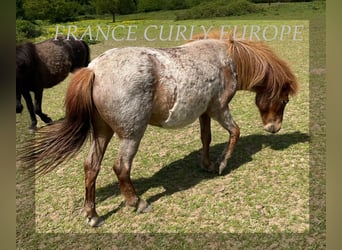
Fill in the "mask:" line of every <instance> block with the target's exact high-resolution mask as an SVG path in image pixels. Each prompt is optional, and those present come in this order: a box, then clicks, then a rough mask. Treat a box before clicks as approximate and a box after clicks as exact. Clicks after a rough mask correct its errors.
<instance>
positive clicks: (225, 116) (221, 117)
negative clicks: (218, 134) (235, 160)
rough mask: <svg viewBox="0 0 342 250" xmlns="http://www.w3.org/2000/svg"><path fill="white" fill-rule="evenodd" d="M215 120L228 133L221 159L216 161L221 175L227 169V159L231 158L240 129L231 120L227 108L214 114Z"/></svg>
mask: <svg viewBox="0 0 342 250" xmlns="http://www.w3.org/2000/svg"><path fill="white" fill-rule="evenodd" d="M215 119H216V120H217V121H218V122H219V123H220V125H221V126H222V127H223V128H224V129H226V130H227V131H228V132H229V141H228V144H227V146H226V148H225V149H224V150H223V152H222V154H221V157H220V158H219V159H218V161H217V163H216V165H217V168H218V172H219V174H222V172H223V170H224V169H225V168H226V167H227V163H228V160H229V158H230V157H231V155H232V153H233V151H234V148H235V144H236V143H237V141H238V140H239V137H240V128H239V126H238V125H237V124H236V123H235V121H234V120H233V117H232V115H231V114H230V112H229V108H228V107H227V108H226V109H224V110H222V111H221V112H220V113H216V114H215Z"/></svg>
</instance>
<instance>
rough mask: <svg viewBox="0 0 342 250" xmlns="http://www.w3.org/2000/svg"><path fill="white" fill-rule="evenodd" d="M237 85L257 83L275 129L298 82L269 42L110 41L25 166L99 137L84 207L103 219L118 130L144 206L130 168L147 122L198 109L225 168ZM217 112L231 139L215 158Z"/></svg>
mask: <svg viewBox="0 0 342 250" xmlns="http://www.w3.org/2000/svg"><path fill="white" fill-rule="evenodd" d="M238 89H245V90H250V91H254V92H255V93H256V99H255V101H256V105H257V106H258V108H259V111H260V114H261V118H262V122H263V124H264V128H265V130H266V131H268V132H270V133H276V132H278V131H279V130H280V128H281V126H282V119H283V112H284V108H285V106H286V104H287V103H288V101H289V96H290V95H294V94H296V92H297V89H298V83H297V80H296V77H295V75H294V74H293V73H292V71H291V70H290V68H289V67H288V65H287V64H286V63H285V62H284V61H283V60H282V59H280V58H279V57H277V56H276V55H275V54H274V53H273V52H272V51H271V49H269V48H268V47H267V46H266V45H264V44H261V43H256V42H250V41H238V40H230V41H220V40H217V39H208V40H198V41H193V42H191V43H187V44H184V45H181V46H178V47H174V48H163V49H158V48H147V47H124V48H113V49H110V50H108V51H106V52H104V53H103V54H101V55H99V56H98V57H97V58H95V59H94V60H93V61H92V62H91V63H90V64H89V65H88V67H86V68H82V69H80V70H78V71H77V72H76V73H75V74H74V75H73V77H72V79H71V82H70V84H69V87H68V90H67V93H66V97H65V118H64V120H61V121H58V122H56V123H54V124H53V125H51V126H47V127H45V128H42V129H40V130H39V131H38V132H37V134H36V138H31V140H28V141H27V142H26V143H25V144H24V146H23V149H22V151H21V153H20V157H19V159H20V161H21V163H22V164H24V165H23V166H26V168H28V169H30V168H33V167H34V166H35V165H36V168H35V169H34V171H33V172H34V174H37V175H42V174H46V173H48V172H50V171H52V170H54V169H55V168H56V167H57V166H59V165H60V164H61V163H63V162H65V161H66V160H68V159H70V158H71V157H73V156H75V154H77V152H79V151H80V149H81V148H82V145H83V144H84V143H85V141H86V139H87V138H88V136H90V135H91V136H90V137H91V138H92V140H91V146H90V150H89V152H88V155H87V157H86V159H85V161H84V174H85V200H84V216H85V217H86V219H87V223H88V224H89V225H90V226H92V227H96V226H100V225H101V224H102V223H104V220H103V219H102V218H101V217H100V216H99V215H98V214H97V212H96V208H95V184H96V178H97V176H98V173H99V171H100V166H101V161H102V159H103V156H104V153H105V151H106V148H107V145H108V143H109V141H110V140H111V138H112V136H113V135H114V134H116V136H117V137H118V138H119V140H120V144H119V151H118V156H117V159H116V160H115V162H114V165H113V170H114V173H115V174H116V176H117V178H118V181H119V187H120V191H121V193H122V195H123V196H124V198H125V201H126V204H127V205H128V206H131V207H134V208H135V210H136V211H137V212H146V211H148V210H149V209H150V206H149V204H148V203H147V202H146V201H145V200H143V199H141V198H140V197H139V196H138V195H137V194H136V191H135V188H134V186H133V184H132V181H131V177H130V172H131V167H132V162H133V158H134V156H135V154H136V153H137V150H138V147H139V144H140V141H141V139H142V137H143V135H144V132H145V130H146V127H147V126H148V125H149V124H150V125H154V126H159V127H162V128H166V129H172V128H180V127H183V126H185V125H187V124H190V123H192V122H194V121H195V120H196V119H197V118H199V122H200V134H201V136H200V137H201V142H202V157H201V163H200V164H201V166H202V168H204V169H205V170H207V171H209V172H214V173H217V172H218V174H222V172H223V170H224V169H225V168H226V166H227V163H228V160H229V158H230V157H231V155H232V153H233V150H234V147H235V145H236V143H237V141H238V139H239V135H240V129H239V127H238V125H237V124H236V122H235V121H234V120H233V117H232V115H231V113H230V110H229V102H230V101H231V99H232V98H233V96H234V94H235V92H236V91H237V90H238ZM211 119H214V120H216V121H217V122H218V123H219V124H220V125H221V126H222V127H223V128H224V129H225V130H227V132H228V133H229V139H228V143H227V146H226V148H225V149H224V150H223V152H222V154H221V156H220V157H219V158H218V160H217V161H216V163H213V162H211V161H210V158H209V146H210V142H211V129H210V124H211Z"/></svg>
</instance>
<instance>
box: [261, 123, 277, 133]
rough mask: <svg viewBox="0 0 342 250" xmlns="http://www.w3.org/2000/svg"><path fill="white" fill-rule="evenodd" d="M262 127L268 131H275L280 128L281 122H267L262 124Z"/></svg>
mask: <svg viewBox="0 0 342 250" xmlns="http://www.w3.org/2000/svg"><path fill="white" fill-rule="evenodd" d="M264 129H265V130H266V131H267V132H269V133H272V134H274V133H277V132H278V131H279V130H280V129H281V124H279V125H278V124H274V123H268V124H266V125H265V126H264Z"/></svg>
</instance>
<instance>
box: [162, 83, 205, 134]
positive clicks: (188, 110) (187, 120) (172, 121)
mask: <svg viewBox="0 0 342 250" xmlns="http://www.w3.org/2000/svg"><path fill="white" fill-rule="evenodd" d="M208 84H209V85H211V84H210V83H208ZM211 99H212V91H211V88H210V87H209V88H199V89H192V90H183V91H182V92H178V95H177V99H176V101H175V103H174V105H173V107H172V109H171V110H169V116H168V118H167V119H166V120H165V121H164V122H163V123H162V124H161V125H162V127H164V128H180V127H184V126H186V125H188V124H191V123H193V122H194V121H195V120H196V119H197V118H198V117H199V116H200V115H202V114H203V113H205V112H206V110H207V108H208V105H209V103H210V100H211Z"/></svg>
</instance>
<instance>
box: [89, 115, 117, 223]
mask: <svg viewBox="0 0 342 250" xmlns="http://www.w3.org/2000/svg"><path fill="white" fill-rule="evenodd" d="M93 131H94V132H93V141H92V144H91V146H90V150H89V153H88V156H87V158H86V160H85V162H84V177H85V178H84V180H85V199H84V216H85V217H86V218H87V223H88V224H89V225H90V226H92V227H97V226H100V225H102V224H103V219H102V218H100V217H99V216H98V214H97V213H96V208H95V185H96V178H97V175H98V173H99V171H100V168H101V162H102V159H103V156H104V153H105V151H106V148H107V145H108V143H109V141H110V139H111V138H112V136H113V130H112V129H111V128H110V127H109V126H107V125H106V124H105V123H104V122H103V121H102V120H101V119H99V120H96V121H94V124H93Z"/></svg>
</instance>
